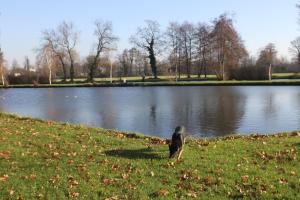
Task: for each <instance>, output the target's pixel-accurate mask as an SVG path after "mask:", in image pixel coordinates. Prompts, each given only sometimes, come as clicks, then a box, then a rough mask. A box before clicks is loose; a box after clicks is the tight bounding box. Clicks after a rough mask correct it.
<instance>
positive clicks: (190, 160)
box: [0, 114, 300, 200]
mask: <svg viewBox="0 0 300 200" xmlns="http://www.w3.org/2000/svg"><path fill="white" fill-rule="evenodd" d="M0 133H1V134H0V144H1V145H0V199H107V200H116V199H193V198H196V199H197V198H198V199H239V198H246V199H250V198H252V199H254V198H255V199H299V198H300V168H299V164H300V157H299V151H300V133H299V132H294V133H285V134H280V135H274V136H254V135H253V136H248V137H246V136H243V137H241V136H240V137H233V136H232V137H226V138H219V139H211V140H205V139H203V140H188V142H187V144H186V146H185V148H184V152H183V159H182V160H181V161H180V162H176V161H175V160H173V159H168V146H167V144H166V141H165V140H163V139H158V138H149V137H145V136H141V135H140V136H139V135H136V134H125V133H122V132H116V131H112V130H104V129H95V128H88V127H85V126H74V125H68V124H60V123H56V122H51V121H41V120H35V119H30V118H19V117H16V116H12V115H7V114H0Z"/></svg>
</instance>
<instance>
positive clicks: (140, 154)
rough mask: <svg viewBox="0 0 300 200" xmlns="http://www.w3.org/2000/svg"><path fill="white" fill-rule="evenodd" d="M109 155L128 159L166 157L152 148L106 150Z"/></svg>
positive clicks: (158, 158) (157, 158)
mask: <svg viewBox="0 0 300 200" xmlns="http://www.w3.org/2000/svg"><path fill="white" fill-rule="evenodd" d="M104 153H105V154H106V155H107V156H114V157H122V158H127V159H150V160H154V159H156V160H160V159H163V158H164V157H163V156H162V155H159V154H158V153H157V152H154V151H153V150H152V149H151V148H143V149H117V150H109V151H105V152H104Z"/></svg>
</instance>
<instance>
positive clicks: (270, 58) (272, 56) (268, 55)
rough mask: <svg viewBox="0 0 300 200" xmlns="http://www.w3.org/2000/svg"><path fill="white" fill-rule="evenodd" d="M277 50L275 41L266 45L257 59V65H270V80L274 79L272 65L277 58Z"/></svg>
mask: <svg viewBox="0 0 300 200" xmlns="http://www.w3.org/2000/svg"><path fill="white" fill-rule="evenodd" d="M276 56H277V51H276V47H275V45H274V44H273V43H269V44H268V45H266V46H265V47H264V48H263V49H262V50H261V51H260V53H259V57H258V59H257V62H256V63H257V65H263V66H268V68H269V80H271V79H272V67H273V65H274V63H275V62H276V60H277V57H276Z"/></svg>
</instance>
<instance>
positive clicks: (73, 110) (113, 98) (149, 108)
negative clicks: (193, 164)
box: [0, 86, 300, 138]
mask: <svg viewBox="0 0 300 200" xmlns="http://www.w3.org/2000/svg"><path fill="white" fill-rule="evenodd" d="M0 112H10V113H16V114H19V115H22V116H31V117H38V118H42V119H49V120H55V121H62V122H70V123H76V124H87V125H90V126H95V127H104V128H110V129H117V130H122V131H134V132H140V133H144V134H147V135H155V136H160V137H164V138H168V137H170V135H171V133H172V131H173V130H174V128H175V127H176V126H177V125H184V126H186V127H187V130H188V132H189V134H190V135H193V136H194V137H214V136H224V135H227V134H251V133H276V132H282V131H290V130H297V129H300V87H297V86H282V87H281V86H232V87H231V86H225V87H222V86H208V87H204V86H201V87H197V86H191V87H189V86H186V87H124V88H49V89H42V88H41V89H1V90H0Z"/></svg>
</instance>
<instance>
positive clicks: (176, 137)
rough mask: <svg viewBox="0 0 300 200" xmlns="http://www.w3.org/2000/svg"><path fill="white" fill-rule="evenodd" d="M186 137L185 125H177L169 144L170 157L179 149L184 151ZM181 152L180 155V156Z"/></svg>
mask: <svg viewBox="0 0 300 200" xmlns="http://www.w3.org/2000/svg"><path fill="white" fill-rule="evenodd" d="M185 138H186V131H185V128H184V127H183V126H177V127H176V128H175V132H174V133H173V135H172V141H171V145H169V150H170V158H171V157H173V156H174V155H175V154H176V153H177V152H178V151H179V152H181V151H182V147H183V145H184V142H185ZM180 154H181V153H179V157H180Z"/></svg>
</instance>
